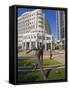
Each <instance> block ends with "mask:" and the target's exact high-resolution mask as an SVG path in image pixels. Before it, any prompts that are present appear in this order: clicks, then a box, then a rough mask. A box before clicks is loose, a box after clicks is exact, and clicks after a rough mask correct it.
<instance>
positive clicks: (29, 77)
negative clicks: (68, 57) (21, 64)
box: [18, 68, 65, 82]
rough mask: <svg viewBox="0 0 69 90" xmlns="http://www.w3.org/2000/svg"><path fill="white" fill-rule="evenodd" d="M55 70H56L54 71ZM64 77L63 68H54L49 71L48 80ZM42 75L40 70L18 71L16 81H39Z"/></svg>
mask: <svg viewBox="0 0 69 90" xmlns="http://www.w3.org/2000/svg"><path fill="white" fill-rule="evenodd" d="M56 71H57V72H56ZM60 79H65V69H64V68H60V69H55V70H52V71H51V72H50V73H49V76H48V80H60ZM41 80H43V76H42V74H41V72H40V71H34V72H18V81H19V82H20V81H23V82H24V81H41Z"/></svg>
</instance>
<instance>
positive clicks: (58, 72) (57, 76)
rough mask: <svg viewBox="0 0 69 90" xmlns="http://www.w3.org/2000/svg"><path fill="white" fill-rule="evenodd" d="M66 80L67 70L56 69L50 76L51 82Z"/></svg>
mask: <svg viewBox="0 0 69 90" xmlns="http://www.w3.org/2000/svg"><path fill="white" fill-rule="evenodd" d="M64 78H65V69H64V68H60V69H55V70H52V71H51V72H50V74H49V76H48V79H49V80H57V79H64Z"/></svg>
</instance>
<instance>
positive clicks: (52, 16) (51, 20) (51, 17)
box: [18, 8, 56, 38]
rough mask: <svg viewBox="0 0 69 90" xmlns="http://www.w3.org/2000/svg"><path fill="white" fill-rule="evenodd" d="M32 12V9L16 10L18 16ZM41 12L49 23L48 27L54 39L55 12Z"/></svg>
mask: <svg viewBox="0 0 69 90" xmlns="http://www.w3.org/2000/svg"><path fill="white" fill-rule="evenodd" d="M32 10H34V9H31V8H18V16H20V15H21V14H23V13H24V12H26V11H32ZM43 12H44V13H45V15H46V16H47V17H48V22H49V24H50V27H51V32H52V35H53V37H55V38H56V10H48V9H44V10H43Z"/></svg>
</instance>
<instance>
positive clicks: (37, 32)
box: [18, 9, 52, 49]
mask: <svg viewBox="0 0 69 90" xmlns="http://www.w3.org/2000/svg"><path fill="white" fill-rule="evenodd" d="M41 44H44V45H45V49H48V48H52V35H51V31H50V28H49V24H48V19H46V17H45V14H44V13H43V11H42V10H41V9H36V10H33V11H27V12H25V13H23V14H22V15H21V16H19V17H18V48H22V49H32V48H34V47H36V48H37V47H38V45H39V46H40V45H41Z"/></svg>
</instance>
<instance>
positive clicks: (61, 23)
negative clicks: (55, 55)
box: [57, 11, 65, 48]
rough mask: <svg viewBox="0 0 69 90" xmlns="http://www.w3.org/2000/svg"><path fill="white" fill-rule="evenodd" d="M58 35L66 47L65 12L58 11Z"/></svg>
mask: <svg viewBox="0 0 69 90" xmlns="http://www.w3.org/2000/svg"><path fill="white" fill-rule="evenodd" d="M57 37H58V40H59V41H60V43H61V45H62V47H63V48H64V47H65V13H64V11H57Z"/></svg>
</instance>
